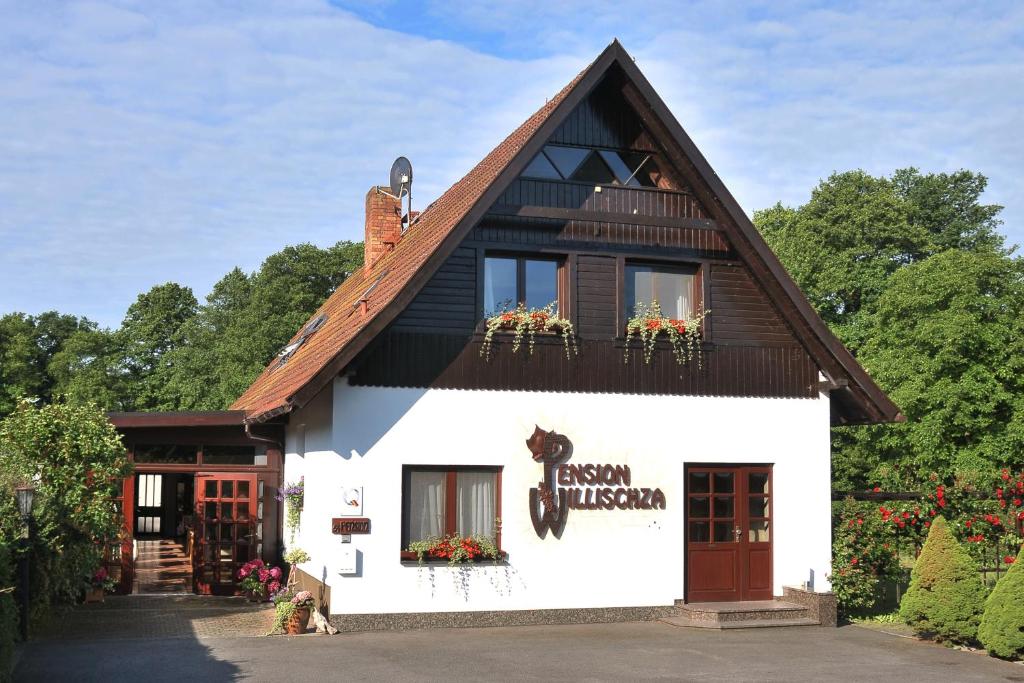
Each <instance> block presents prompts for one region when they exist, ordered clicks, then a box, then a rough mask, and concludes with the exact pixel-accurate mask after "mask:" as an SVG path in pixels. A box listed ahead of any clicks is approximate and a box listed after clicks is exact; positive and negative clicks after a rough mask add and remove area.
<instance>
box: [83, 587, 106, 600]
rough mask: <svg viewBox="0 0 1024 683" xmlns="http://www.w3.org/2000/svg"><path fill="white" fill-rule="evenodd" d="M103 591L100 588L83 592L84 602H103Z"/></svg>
mask: <svg viewBox="0 0 1024 683" xmlns="http://www.w3.org/2000/svg"><path fill="white" fill-rule="evenodd" d="M104 592H105V591H104V590H103V589H102V588H90V589H89V590H87V591H85V601H86V602H87V603H89V602H103V595H104Z"/></svg>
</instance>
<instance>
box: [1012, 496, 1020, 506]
mask: <svg viewBox="0 0 1024 683" xmlns="http://www.w3.org/2000/svg"><path fill="white" fill-rule="evenodd" d="M1013 504H1014V505H1016V506H1017V507H1020V498H1014V499H1013Z"/></svg>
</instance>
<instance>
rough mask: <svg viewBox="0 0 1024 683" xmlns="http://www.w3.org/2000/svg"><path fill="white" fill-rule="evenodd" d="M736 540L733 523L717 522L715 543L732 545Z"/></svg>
mask: <svg viewBox="0 0 1024 683" xmlns="http://www.w3.org/2000/svg"><path fill="white" fill-rule="evenodd" d="M735 540H736V538H735V535H734V534H733V533H732V522H715V543H732V542H733V541H735Z"/></svg>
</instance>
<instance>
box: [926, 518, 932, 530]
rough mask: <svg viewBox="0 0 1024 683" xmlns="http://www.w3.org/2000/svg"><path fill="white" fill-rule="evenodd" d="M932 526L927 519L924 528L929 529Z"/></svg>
mask: <svg viewBox="0 0 1024 683" xmlns="http://www.w3.org/2000/svg"><path fill="white" fill-rule="evenodd" d="M931 525H932V523H931V522H929V521H928V520H927V519H926V520H924V526H925V528H926V529H927V528H928V527H930V526H931Z"/></svg>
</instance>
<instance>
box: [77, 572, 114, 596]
mask: <svg viewBox="0 0 1024 683" xmlns="http://www.w3.org/2000/svg"><path fill="white" fill-rule="evenodd" d="M115 585H117V584H116V582H115V581H114V579H113V578H111V576H110V574H109V572H107V568H106V567H100V568H99V569H97V570H96V571H95V572H93V574H92V578H90V579H89V588H87V589H86V591H85V601H86V602H103V596H104V595H105V594H106V592H107V591H110V590H114V586H115Z"/></svg>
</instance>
